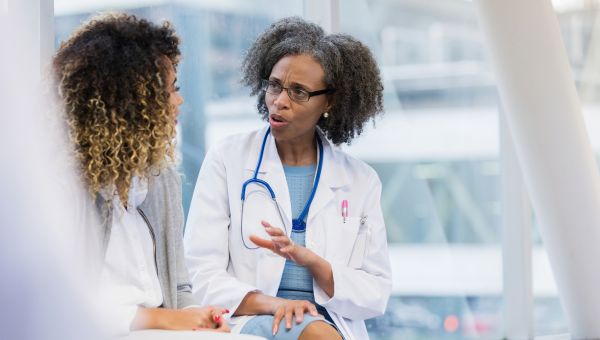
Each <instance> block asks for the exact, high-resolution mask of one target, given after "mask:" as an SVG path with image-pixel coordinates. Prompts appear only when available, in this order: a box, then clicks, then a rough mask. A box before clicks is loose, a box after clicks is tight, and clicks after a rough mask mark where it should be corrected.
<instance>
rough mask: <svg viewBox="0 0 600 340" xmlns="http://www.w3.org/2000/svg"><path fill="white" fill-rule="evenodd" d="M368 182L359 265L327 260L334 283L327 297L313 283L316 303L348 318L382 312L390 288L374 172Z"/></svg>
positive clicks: (379, 197)
mask: <svg viewBox="0 0 600 340" xmlns="http://www.w3.org/2000/svg"><path fill="white" fill-rule="evenodd" d="M368 183H369V185H368V187H367V188H368V189H367V191H368V192H367V193H366V197H365V198H366V201H365V202H366V203H365V208H364V211H363V215H364V216H367V221H366V223H368V233H369V234H368V239H367V248H366V254H365V258H364V260H363V262H362V265H361V266H360V267H359V268H351V267H349V266H348V263H341V262H330V264H331V268H332V271H333V282H334V294H333V297H331V298H330V297H329V296H328V295H327V294H326V293H325V292H324V291H323V290H322V289H321V288H320V287H318V285H315V286H314V293H315V300H316V302H317V303H318V304H320V305H322V306H323V307H326V308H327V309H328V310H330V311H333V312H335V313H337V314H339V315H340V316H342V317H344V318H348V319H352V320H364V319H369V318H373V317H376V316H379V315H382V314H383V313H384V312H385V308H386V306H387V302H388V299H389V297H390V294H391V290H392V279H391V269H390V260H389V254H388V248H387V237H386V231H385V224H384V221H383V214H382V211H381V204H380V199H381V182H380V180H379V177H378V176H377V174H376V173H375V172H374V171H373V172H372V174H371V175H370V178H369V181H368Z"/></svg>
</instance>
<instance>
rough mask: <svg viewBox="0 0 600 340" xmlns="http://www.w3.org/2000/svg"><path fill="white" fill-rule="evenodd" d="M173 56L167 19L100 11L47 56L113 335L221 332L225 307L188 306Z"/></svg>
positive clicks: (175, 50) (175, 48) (176, 45)
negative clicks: (90, 222)
mask: <svg viewBox="0 0 600 340" xmlns="http://www.w3.org/2000/svg"><path fill="white" fill-rule="evenodd" d="M179 58H180V51H179V38H178V37H177V36H176V35H175V32H174V30H173V28H172V27H171V26H170V24H169V23H164V24H163V25H162V26H158V25H155V24H153V23H151V22H149V21H146V20H143V19H138V18H136V17H135V16H133V15H126V14H104V15H100V16H97V17H94V18H92V19H91V20H90V21H89V22H87V23H85V24H84V25H82V26H81V27H80V28H79V29H78V30H77V31H76V32H75V33H74V34H73V35H72V36H71V37H70V38H69V39H68V40H67V41H65V42H64V43H63V44H62V45H61V47H60V49H59V50H58V52H57V54H56V56H55V58H54V60H53V69H54V76H55V78H56V82H57V86H58V92H59V96H60V99H61V100H62V104H63V106H64V111H65V114H66V119H67V123H68V126H69V128H70V129H69V130H70V135H71V138H72V140H73V142H74V145H75V152H76V157H77V159H78V161H79V165H80V170H81V174H82V177H83V179H84V181H85V183H86V184H87V186H88V188H89V191H90V193H91V194H92V195H93V197H94V199H95V201H96V206H97V208H98V213H99V214H100V217H101V226H102V230H101V231H100V235H101V237H100V239H99V240H96V241H97V242H98V243H99V248H100V249H101V250H102V253H101V258H102V259H103V264H102V269H101V273H100V274H99V282H100V284H101V286H103V287H104V288H107V290H108V291H110V295H111V298H112V299H114V300H115V303H116V304H117V305H118V308H117V311H118V313H115V315H114V322H115V324H116V325H117V326H116V327H117V331H118V332H119V333H121V332H127V331H129V330H130V329H132V330H133V329H144V328H161V329H180V330H186V329H187V330H192V329H215V330H219V331H226V330H227V325H226V323H225V322H224V321H223V318H222V314H224V313H226V312H227V311H226V310H224V309H221V308H212V307H206V308H197V307H194V306H192V297H191V284H190V281H189V278H188V272H187V268H186V266H185V264H184V262H183V249H182V240H181V238H182V227H183V212H182V204H181V182H180V178H179V175H178V174H177V172H176V171H175V170H174V168H173V165H174V164H173V163H174V138H175V133H176V129H175V126H176V124H177V115H178V107H179V106H180V105H181V104H182V102H183V98H182V97H181V95H180V94H179V92H178V88H177V87H176V85H175V82H176V76H175V75H176V67H177V64H178V62H179ZM160 307H162V308H160ZM186 307H192V308H188V309H182V308H186Z"/></svg>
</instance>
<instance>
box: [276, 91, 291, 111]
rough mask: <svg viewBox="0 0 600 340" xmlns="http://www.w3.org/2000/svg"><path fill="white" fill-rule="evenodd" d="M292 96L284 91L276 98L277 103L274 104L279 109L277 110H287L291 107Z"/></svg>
mask: <svg viewBox="0 0 600 340" xmlns="http://www.w3.org/2000/svg"><path fill="white" fill-rule="evenodd" d="M290 101H291V99H290V96H289V94H288V92H287V91H285V90H283V91H281V93H279V94H278V95H277V96H276V97H275V101H274V102H273V104H275V106H276V107H277V109H287V108H289V107H290Z"/></svg>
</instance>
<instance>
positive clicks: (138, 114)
mask: <svg viewBox="0 0 600 340" xmlns="http://www.w3.org/2000/svg"><path fill="white" fill-rule="evenodd" d="M180 55H181V53H180V50H179V38H178V37H177V36H176V35H175V31H174V29H173V28H172V27H171V25H170V23H168V22H165V23H163V24H162V25H161V26H158V25H156V24H153V23H151V22H149V21H147V20H144V19H138V18H136V17H135V16H134V15H127V14H120V13H107V14H101V15H98V16H95V17H93V18H91V19H90V20H89V21H88V22H87V23H85V24H83V25H82V26H81V27H80V28H79V29H78V30H77V31H75V32H74V33H73V35H72V36H71V37H70V38H69V39H68V40H67V41H65V42H63V43H62V44H61V46H60V48H59V50H58V52H57V53H56V55H55V57H54V60H53V65H52V66H53V71H54V77H55V82H56V83H57V88H58V95H59V97H60V99H61V100H62V104H63V105H64V111H65V114H66V120H67V123H68V125H69V130H70V136H71V139H72V140H73V142H74V144H75V150H76V155H77V158H78V160H79V161H80V165H81V171H82V174H83V177H84V179H85V181H86V182H87V185H88V187H89V190H90V192H91V193H92V194H97V193H99V192H101V191H102V190H110V192H111V194H115V193H116V194H118V196H119V198H120V199H121V201H122V202H123V204H126V202H127V199H128V193H129V188H130V185H131V181H132V178H133V176H139V177H140V178H147V177H148V176H149V175H150V174H151V173H154V172H158V171H160V170H161V169H163V168H164V167H165V166H166V165H168V164H169V163H170V162H172V161H173V160H174V148H175V145H174V143H175V141H174V138H175V133H176V129H175V124H176V122H175V119H174V115H175V108H174V107H172V106H171V105H169V96H170V92H169V84H166V79H167V74H168V72H169V70H170V65H169V63H168V61H170V63H171V64H172V65H173V68H174V69H175V68H176V66H177V64H178V62H179V58H180Z"/></svg>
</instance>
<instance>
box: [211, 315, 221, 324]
mask: <svg viewBox="0 0 600 340" xmlns="http://www.w3.org/2000/svg"><path fill="white" fill-rule="evenodd" d="M213 320H215V322H221V316H220V315H213Z"/></svg>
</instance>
